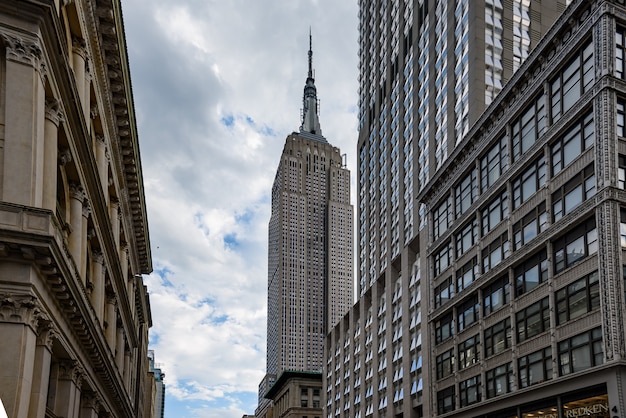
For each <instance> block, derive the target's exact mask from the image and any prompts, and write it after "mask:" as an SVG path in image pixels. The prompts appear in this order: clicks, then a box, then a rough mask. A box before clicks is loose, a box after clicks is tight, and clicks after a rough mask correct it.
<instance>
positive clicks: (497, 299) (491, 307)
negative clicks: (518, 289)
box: [483, 276, 511, 316]
mask: <svg viewBox="0 0 626 418" xmlns="http://www.w3.org/2000/svg"><path fill="white" fill-rule="evenodd" d="M509 288H510V285H509V278H508V277H507V276H503V277H501V278H500V279H498V280H496V281H495V282H493V283H492V284H490V285H489V286H487V287H485V288H484V289H483V311H484V312H483V314H484V315H485V316H487V315H489V314H490V313H492V312H494V311H495V310H497V309H499V308H501V307H502V306H504V305H506V304H508V303H509V301H510V298H511V295H510V289H509Z"/></svg>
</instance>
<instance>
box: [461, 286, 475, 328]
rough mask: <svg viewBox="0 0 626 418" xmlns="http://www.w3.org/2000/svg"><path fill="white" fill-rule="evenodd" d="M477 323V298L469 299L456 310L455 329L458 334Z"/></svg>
mask: <svg viewBox="0 0 626 418" xmlns="http://www.w3.org/2000/svg"><path fill="white" fill-rule="evenodd" d="M476 321H478V297H477V296H476V295H474V296H472V297H470V298H469V299H468V300H467V301H465V302H463V303H462V304H461V305H459V306H458V308H457V328H458V330H459V332H461V331H463V330H464V329H465V328H467V327H469V326H470V325H472V324H473V323H474V322H476Z"/></svg>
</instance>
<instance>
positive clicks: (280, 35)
mask: <svg viewBox="0 0 626 418" xmlns="http://www.w3.org/2000/svg"><path fill="white" fill-rule="evenodd" d="M123 8H124V19H125V27H126V35H127V43H128V50H129V57H130V63H131V76H132V82H133V91H134V100H135V108H136V114H137V120H138V129H139V137H140V144H141V155H142V166H143V175H144V182H145V191H146V200H147V205H148V221H149V225H150V238H151V247H152V255H153V264H154V267H155V272H154V273H153V274H151V275H150V276H149V277H147V278H146V282H147V285H148V290H149V292H150V297H151V308H152V318H153V324H154V325H153V328H152V329H151V336H152V346H151V348H153V349H154V350H155V355H156V360H157V362H158V363H162V364H163V371H164V372H165V374H166V384H167V388H168V389H167V393H168V396H169V397H170V399H174V400H175V402H172V405H175V407H170V408H168V405H167V404H166V415H167V416H170V417H173V416H177V417H179V416H189V417H203V418H205V417H206V418H212V417H217V416H219V417H227V418H239V417H241V415H242V414H243V412H246V413H252V412H253V410H254V407H255V406H256V403H255V402H251V399H255V398H256V391H257V385H258V383H259V381H260V379H261V378H262V376H263V374H264V369H265V338H266V337H265V327H266V312H267V306H266V304H267V295H266V290H267V222H268V220H269V214H270V208H269V203H270V193H271V186H272V182H273V179H274V175H275V170H276V168H277V164H278V161H279V158H280V154H281V151H282V147H283V145H284V141H285V138H286V136H287V135H288V134H290V133H291V132H292V131H296V130H298V127H299V125H300V120H299V118H300V108H301V107H302V89H303V87H304V82H305V79H306V74H307V50H308V43H309V39H308V35H309V27H311V28H312V32H313V52H314V56H313V65H314V68H315V70H316V85H317V88H318V97H319V98H320V100H321V124H322V130H323V132H324V135H325V136H326V137H327V139H328V140H329V142H330V143H332V144H333V145H335V146H338V147H340V148H341V151H342V152H343V153H346V154H348V166H349V168H350V169H351V171H352V173H353V175H352V176H353V182H352V183H353V185H354V184H355V181H354V173H355V171H356V170H355V161H356V139H357V132H356V124H357V120H356V117H357V116H356V102H357V87H358V85H357V6H356V2H355V1H334V0H317V1H314V0H301V1H292V0H269V1H263V2H256V1H244V0H229V1H222V0H178V1H176V2H171V1H168V0H128V1H125V2H124V4H123ZM354 190H355V188H354V186H353V191H354ZM353 194H354V193H353ZM354 202H355V200H354V198H353V203H354ZM242 394H246V395H245V396H243V395H242ZM180 405H187V406H186V407H185V408H184V409H181V408H180ZM172 408H175V409H172Z"/></svg>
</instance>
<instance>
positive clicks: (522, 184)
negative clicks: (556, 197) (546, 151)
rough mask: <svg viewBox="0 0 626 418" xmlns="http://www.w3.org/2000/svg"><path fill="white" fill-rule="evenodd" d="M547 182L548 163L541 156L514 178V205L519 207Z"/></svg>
mask: <svg viewBox="0 0 626 418" xmlns="http://www.w3.org/2000/svg"><path fill="white" fill-rule="evenodd" d="M545 183H546V164H545V161H544V159H543V156H541V157H540V158H539V159H538V160H537V161H535V162H534V163H533V164H531V165H530V167H528V168H527V169H526V170H525V171H524V172H523V173H522V174H521V175H520V176H518V177H517V178H516V179H515V180H513V207H514V208H517V207H519V205H521V204H522V203H524V202H525V201H526V200H527V199H528V198H529V197H530V196H532V195H533V194H535V193H536V192H537V190H539V189H540V188H541V187H543V185H544V184H545Z"/></svg>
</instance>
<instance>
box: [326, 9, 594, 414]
mask: <svg viewBox="0 0 626 418" xmlns="http://www.w3.org/2000/svg"><path fill="white" fill-rule="evenodd" d="M567 3H568V2H566V1H552V2H546V1H543V2H539V1H530V0H511V1H499V0H485V1H463V0H457V1H448V2H444V1H440V2H435V1H418V0H415V1H393V0H389V1H376V0H370V1H366V0H363V1H360V2H359V5H360V10H359V31H360V41H359V42H360V43H359V56H360V88H359V95H360V96H359V140H358V148H357V150H358V153H359V159H358V196H359V199H358V220H357V225H358V238H357V239H358V244H357V247H358V250H357V251H358V253H357V275H358V288H359V291H358V293H359V295H358V301H357V303H356V305H355V306H354V308H353V309H352V310H351V311H350V313H349V314H348V315H346V316H345V317H344V318H343V320H342V321H341V322H340V323H339V324H338V325H337V326H336V327H335V328H334V329H333V330H332V331H331V334H330V336H329V337H328V338H327V340H326V350H325V353H326V362H325V368H324V379H325V382H324V387H325V391H326V401H327V402H326V409H325V416H327V417H336V416H341V417H365V416H404V417H420V416H435V415H437V410H436V408H434V409H433V406H432V405H433V402H435V403H436V400H435V401H433V398H432V396H435V395H433V392H432V389H431V388H433V387H436V382H437V379H436V378H434V377H433V376H435V374H434V372H433V370H431V367H432V368H434V367H435V359H431V357H432V352H433V350H435V346H434V345H432V343H433V341H434V338H435V337H434V332H435V331H434V329H433V327H431V325H430V323H431V320H432V318H431V315H432V311H433V310H434V309H435V308H434V305H435V299H434V293H433V290H432V280H433V278H434V276H433V268H432V264H431V263H432V262H433V260H432V259H431V258H429V254H430V253H429V251H431V250H430V245H431V243H430V242H429V241H428V240H427V239H424V238H423V237H424V236H426V237H427V235H424V234H428V232H429V231H430V229H429V228H432V227H433V225H432V220H430V221H429V214H430V210H432V208H431V207H430V205H431V204H432V203H433V202H432V201H426V200H424V201H422V199H419V200H418V197H420V196H421V194H423V193H424V190H425V188H426V187H427V185H429V186H428V187H430V188H435V187H444V186H441V185H440V184H439V183H440V180H439V177H437V181H435V180H434V178H435V177H434V176H435V175H437V173H439V172H440V171H441V170H443V169H444V168H445V167H448V166H450V165H451V164H452V163H451V162H448V159H449V157H450V156H451V155H457V154H463V153H467V150H464V149H462V148H460V147H461V146H462V145H463V144H465V142H464V141H465V139H464V138H467V137H468V135H469V134H470V133H471V132H473V130H480V129H482V128H481V126H482V125H483V124H484V120H485V118H486V117H487V116H485V115H486V113H484V112H485V111H486V110H487V109H490V110H489V112H490V113H488V114H489V115H491V116H490V117H491V118H495V117H501V116H500V113H507V112H508V113H507V114H511V117H513V114H512V113H513V112H517V111H520V110H521V109H519V108H505V107H500V108H498V110H497V111H495V110H493V109H495V104H494V102H495V101H497V100H502V99H497V98H499V97H500V93H501V91H502V90H503V89H505V86H508V87H506V89H508V90H507V91H513V90H515V89H520V88H521V86H522V85H523V84H524V81H527V80H528V79H529V78H530V77H531V76H532V75H533V73H532V72H531V73H529V71H528V68H529V65H530V64H525V62H526V60H527V59H528V58H529V57H533V55H532V54H535V55H534V60H537V61H541V62H545V61H546V60H547V57H545V56H542V55H540V54H538V53H536V52H532V51H535V50H536V48H537V47H538V46H539V45H546V44H549V43H550V42H557V41H550V40H543V41H542V37H543V36H544V35H545V34H547V33H554V32H551V28H552V27H553V24H554V23H555V22H556V21H557V18H559V17H560V16H562V14H563V13H564V12H565V10H566V8H567V6H568V5H567ZM582 3H583V2H577V3H576V5H573V6H571V9H572V10H573V9H576V8H580V7H582V6H581V4H582ZM570 13H571V12H570ZM566 16H570V15H566ZM570 18H571V16H570ZM560 19H561V20H559V22H560V23H559V24H561V25H564V24H568V23H567V18H565V17H560ZM552 31H553V29H552ZM566 58H567V57H561V58H560V59H563V60H565V59H566ZM554 65H556V64H554ZM511 80H514V81H513V83H517V87H512V85H513V84H512V83H511ZM515 80H517V81H515ZM520 80H521V81H520ZM546 83H547V81H546ZM496 112H497V113H496ZM502 117H504V116H502ZM527 117H528V116H527ZM515 129H516V130H514V129H513V128H511V132H507V140H506V141H509V142H511V141H512V139H511V138H512V137H513V136H514V135H516V134H517V132H518V131H520V132H521V131H523V130H525V129H528V126H527V125H526V124H525V123H523V124H520V126H518V127H516V128H515ZM524 133H525V131H524ZM486 145H487V144H483V145H477V147H478V148H479V149H481V148H480V147H483V146H486ZM507 146H508V145H507ZM510 146H511V147H512V146H513V145H512V142H511V145H510ZM489 164H495V162H491V160H490V161H489ZM460 179H461V178H460V177H459V178H455V179H453V180H460ZM453 180H451V183H450V184H446V185H445V187H451V188H453V189H449V190H448V191H451V192H453V193H457V189H456V188H457V186H458V193H462V194H464V196H465V195H466V194H467V193H468V191H469V192H470V193H471V190H472V189H471V187H472V186H473V185H474V184H476V182H479V181H482V179H481V178H479V177H477V178H470V179H467V178H465V177H464V178H463V181H464V183H463V184H462V185H461V184H457V183H456V182H455V181H453ZM468 181H469V184H468ZM453 208H454V207H453ZM437 243H439V244H437V245H440V241H437ZM454 250H455V251H456V248H454ZM451 251H452V250H451ZM451 255H452V253H451ZM476 263H477V267H476V268H478V267H480V266H481V264H480V263H482V259H480V257H479V258H478V259H477V261H476ZM451 264H452V265H454V267H451V268H454V269H456V270H454V275H452V280H453V281H454V284H455V286H456V283H457V282H456V277H457V275H458V276H459V277H463V276H464V275H470V274H472V272H473V270H472V269H473V268H474V267H473V265H472V264H468V265H465V264H463V265H457V264H455V263H451ZM468 269H469V270H470V271H466V270H468ZM457 270H458V272H457ZM446 279H447V278H446ZM441 280H442V279H441ZM481 303H482V302H481ZM447 306H449V305H447ZM446 313H449V312H448V311H446ZM456 321H457V319H456V318H455V323H456ZM431 333H432V335H431ZM448 344H450V343H449V342H448ZM456 358H457V357H455V359H456ZM455 361H457V362H458V360H455ZM480 364H481V366H477V367H483V366H482V365H483V364H484V363H480ZM455 376H456V374H455ZM448 378H449V377H448ZM455 378H456V377H455ZM448 386H450V385H448ZM455 393H456V394H458V393H459V389H458V388H457V389H456V392H455ZM483 399H485V398H483ZM489 402H491V403H493V402H494V401H491V400H490V401H489ZM472 413H473V412H472ZM467 416H474V415H467Z"/></svg>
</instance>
